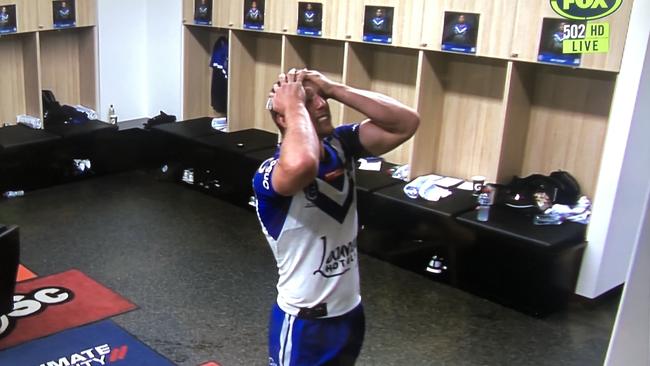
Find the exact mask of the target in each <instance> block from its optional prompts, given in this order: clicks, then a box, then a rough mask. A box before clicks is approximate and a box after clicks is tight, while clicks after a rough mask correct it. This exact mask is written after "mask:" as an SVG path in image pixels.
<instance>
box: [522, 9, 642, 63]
mask: <svg viewBox="0 0 650 366" xmlns="http://www.w3.org/2000/svg"><path fill="white" fill-rule="evenodd" d="M637 1H639V0H637ZM517 7H518V11H517V14H516V16H515V19H516V21H515V24H514V27H515V30H516V31H515V32H514V37H513V40H512V52H511V53H512V55H513V58H514V59H519V60H522V61H530V62H536V61H537V55H538V51H539V42H540V38H541V34H542V24H543V20H544V18H561V17H560V16H559V15H558V14H556V13H555V12H554V11H553V10H552V9H551V7H550V6H549V5H548V2H547V1H537V0H518V5H517ZM631 11H632V1H631V0H630V1H623V3H622V5H621V7H620V8H619V9H618V10H617V11H616V12H614V13H613V14H612V15H610V16H608V17H605V18H602V19H597V20H595V21H593V22H594V23H609V25H610V42H609V48H610V50H609V53H594V54H585V55H582V60H581V63H580V68H584V69H597V70H606V71H614V72H617V71H618V70H619V69H620V67H621V59H622V56H623V48H624V47H625V37H626V36H627V23H628V21H629V18H630V12H631Z"/></svg>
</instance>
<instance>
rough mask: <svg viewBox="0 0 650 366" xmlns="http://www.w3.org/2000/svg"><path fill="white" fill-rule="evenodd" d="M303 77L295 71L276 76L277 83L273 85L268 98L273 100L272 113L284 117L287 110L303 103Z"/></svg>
mask: <svg viewBox="0 0 650 366" xmlns="http://www.w3.org/2000/svg"><path fill="white" fill-rule="evenodd" d="M302 81H303V77H302V76H300V75H298V73H297V72H296V70H295V69H291V70H290V71H289V72H288V73H286V74H285V73H281V74H280V75H278V81H277V83H275V84H274V85H273V90H272V91H271V94H270V96H271V97H272V98H273V111H274V112H276V113H278V114H280V115H284V114H285V113H286V111H287V109H288V108H291V107H295V106H297V105H299V104H304V103H305V89H304V88H303V86H302Z"/></svg>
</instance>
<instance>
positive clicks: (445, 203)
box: [373, 182, 476, 217]
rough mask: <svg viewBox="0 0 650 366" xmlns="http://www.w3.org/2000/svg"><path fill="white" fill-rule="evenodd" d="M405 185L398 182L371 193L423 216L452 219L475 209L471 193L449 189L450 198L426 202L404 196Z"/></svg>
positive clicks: (474, 201)
mask: <svg viewBox="0 0 650 366" xmlns="http://www.w3.org/2000/svg"><path fill="white" fill-rule="evenodd" d="M406 184H407V183H406V182H400V183H399V184H394V185H390V186H387V187H383V188H380V189H378V190H376V191H375V192H373V194H374V195H377V196H378V197H381V198H382V199H384V200H386V201H392V202H394V203H396V204H400V205H406V206H410V207H413V208H415V209H418V210H421V211H422V214H424V215H427V214H434V215H438V216H444V217H454V216H456V215H459V214H461V213H464V212H467V211H470V210H473V209H474V208H475V207H476V197H474V196H472V192H471V191H465V190H462V189H455V188H451V189H450V190H451V191H452V195H451V196H449V197H445V198H441V199H440V200H439V201H427V200H425V199H424V198H421V197H418V198H415V199H412V198H409V197H408V196H406V194H405V193H404V186H406Z"/></svg>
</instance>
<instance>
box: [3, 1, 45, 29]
mask: <svg viewBox="0 0 650 366" xmlns="http://www.w3.org/2000/svg"><path fill="white" fill-rule="evenodd" d="M6 5H16V33H23V32H34V31H36V30H37V29H38V6H37V3H36V0H0V7H2V6H6ZM3 36H4V35H3Z"/></svg>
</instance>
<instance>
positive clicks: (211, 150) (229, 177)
mask: <svg viewBox="0 0 650 366" xmlns="http://www.w3.org/2000/svg"><path fill="white" fill-rule="evenodd" d="M195 140H196V142H197V144H198V145H199V146H200V148H199V150H198V156H199V161H198V165H197V167H198V169H195V170H194V178H195V181H199V182H201V181H204V182H205V181H208V182H219V183H218V185H219V187H218V189H216V190H215V189H214V188H215V187H214V185H212V186H210V185H207V186H204V188H208V189H212V190H214V191H215V192H214V193H218V194H219V195H220V196H228V198H229V199H230V200H232V201H233V202H235V203H243V204H246V203H248V201H249V198H250V197H251V195H252V194H253V191H252V179H253V175H254V174H255V171H256V170H257V168H258V167H259V165H260V164H261V163H262V162H263V161H264V160H266V159H268V158H269V157H271V156H273V153H274V152H275V149H276V146H277V143H278V135H277V134H275V133H271V132H268V131H263V130H259V129H254V128H251V129H245V130H240V131H234V132H228V133H224V134H218V135H210V136H202V137H198V138H196V139H195Z"/></svg>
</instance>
